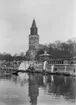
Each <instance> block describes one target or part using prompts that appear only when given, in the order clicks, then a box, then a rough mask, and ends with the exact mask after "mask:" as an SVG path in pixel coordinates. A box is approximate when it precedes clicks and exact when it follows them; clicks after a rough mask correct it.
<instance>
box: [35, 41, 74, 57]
mask: <svg viewBox="0 0 76 105" xmlns="http://www.w3.org/2000/svg"><path fill="white" fill-rule="evenodd" d="M45 50H47V52H48V53H49V54H50V55H51V56H52V57H53V58H65V59H67V58H73V57H74V56H76V42H75V41H72V40H68V41H66V42H61V41H55V42H54V43H50V44H49V45H45V47H44V48H42V49H39V51H38V53H37V55H36V59H39V55H40V54H43V53H44V51H45Z"/></svg>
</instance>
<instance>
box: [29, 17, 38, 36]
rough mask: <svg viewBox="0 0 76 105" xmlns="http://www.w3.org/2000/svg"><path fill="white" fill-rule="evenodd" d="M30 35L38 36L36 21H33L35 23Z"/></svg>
mask: <svg viewBox="0 0 76 105" xmlns="http://www.w3.org/2000/svg"><path fill="white" fill-rule="evenodd" d="M30 35H38V33H37V27H36V22H35V19H33V22H32V26H31V29H30Z"/></svg>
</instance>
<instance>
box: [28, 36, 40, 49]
mask: <svg viewBox="0 0 76 105" xmlns="http://www.w3.org/2000/svg"><path fill="white" fill-rule="evenodd" d="M38 49H39V35H29V50H38Z"/></svg>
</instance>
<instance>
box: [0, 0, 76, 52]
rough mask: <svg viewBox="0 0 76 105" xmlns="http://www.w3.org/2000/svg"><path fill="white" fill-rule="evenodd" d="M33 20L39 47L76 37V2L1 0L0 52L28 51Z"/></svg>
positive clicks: (62, 0) (66, 0) (61, 0)
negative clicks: (38, 38)
mask: <svg viewBox="0 0 76 105" xmlns="http://www.w3.org/2000/svg"><path fill="white" fill-rule="evenodd" d="M33 18H35V21H36V25H37V27H38V34H39V36H40V44H49V43H52V42H54V41H56V40H61V41H67V40H68V39H71V38H73V39H74V37H76V0H7V1H6V0H0V53H3V52H7V53H11V54H15V53H18V54H19V53H20V52H24V53H25V52H26V51H27V50H28V36H29V34H30V27H31V25H32V21H33Z"/></svg>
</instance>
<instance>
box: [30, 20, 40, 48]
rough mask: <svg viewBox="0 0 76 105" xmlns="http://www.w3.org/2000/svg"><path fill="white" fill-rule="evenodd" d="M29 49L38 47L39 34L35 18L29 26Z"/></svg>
mask: <svg viewBox="0 0 76 105" xmlns="http://www.w3.org/2000/svg"><path fill="white" fill-rule="evenodd" d="M29 49H30V50H38V49H39V35H38V28H37V27H36V22H35V19H34V20H33V23H32V26H31V28H30V35H29Z"/></svg>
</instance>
